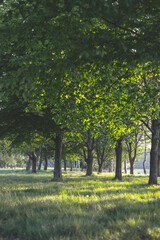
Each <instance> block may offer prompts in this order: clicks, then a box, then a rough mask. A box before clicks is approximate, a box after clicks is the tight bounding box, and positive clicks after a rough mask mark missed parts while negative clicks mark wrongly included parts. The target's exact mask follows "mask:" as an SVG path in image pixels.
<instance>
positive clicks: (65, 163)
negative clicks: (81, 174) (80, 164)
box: [64, 158, 67, 172]
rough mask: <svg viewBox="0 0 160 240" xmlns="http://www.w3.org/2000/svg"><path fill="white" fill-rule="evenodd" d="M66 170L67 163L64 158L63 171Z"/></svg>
mask: <svg viewBox="0 0 160 240" xmlns="http://www.w3.org/2000/svg"><path fill="white" fill-rule="evenodd" d="M66 170H67V161H66V159H65V158H64V171H65V172H66Z"/></svg>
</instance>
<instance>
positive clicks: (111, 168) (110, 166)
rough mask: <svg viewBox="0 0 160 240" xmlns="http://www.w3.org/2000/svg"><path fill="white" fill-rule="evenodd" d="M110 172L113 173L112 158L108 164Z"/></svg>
mask: <svg viewBox="0 0 160 240" xmlns="http://www.w3.org/2000/svg"><path fill="white" fill-rule="evenodd" d="M108 171H109V172H113V159H112V158H111V159H110V160H109V162H108Z"/></svg>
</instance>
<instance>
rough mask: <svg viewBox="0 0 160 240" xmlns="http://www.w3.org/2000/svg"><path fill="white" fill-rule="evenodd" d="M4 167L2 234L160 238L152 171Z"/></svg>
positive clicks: (30, 238)
mask: <svg viewBox="0 0 160 240" xmlns="http://www.w3.org/2000/svg"><path fill="white" fill-rule="evenodd" d="M52 176H53V172H51V171H50V170H49V171H47V172H44V171H40V172H38V173H37V174H32V173H26V172H25V171H22V170H17V171H16V170H14V171H13V170H12V171H10V170H4V171H3V170H1V171H0V239H1V240H2V239H5V240H13V239H14V240H20V239H24V240H39V239H41V240H45V239H49V240H52V239H57V240H58V239H65V240H67V239H68V240H69V239H74V240H76V239H77V240H78V239H83V240H87V239H88V240H89V239H90V240H91V239H93V240H96V239H98V240H100V239H105V240H109V239H110V240H111V239H112V240H116V239H117V240H121V239H126V240H138V239H145V240H147V239H148V240H151V239H157V240H158V239H160V185H157V186H149V185H147V182H148V176H143V175H141V176H138V175H135V176H133V177H130V176H129V175H126V176H123V181H122V182H119V181H115V180H113V175H110V174H96V173H95V174H94V176H92V177H85V176H84V174H82V173H78V174H76V173H67V174H65V173H63V181H61V182H52V181H51V179H52Z"/></svg>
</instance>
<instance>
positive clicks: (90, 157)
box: [86, 149, 93, 176]
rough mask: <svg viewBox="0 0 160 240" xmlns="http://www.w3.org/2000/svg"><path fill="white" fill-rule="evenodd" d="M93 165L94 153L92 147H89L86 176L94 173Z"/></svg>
mask: <svg viewBox="0 0 160 240" xmlns="http://www.w3.org/2000/svg"><path fill="white" fill-rule="evenodd" d="M92 165H93V153H92V149H88V157H87V169H86V176H91V175H92V171H93V169H92Z"/></svg>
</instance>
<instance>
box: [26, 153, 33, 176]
mask: <svg viewBox="0 0 160 240" xmlns="http://www.w3.org/2000/svg"><path fill="white" fill-rule="evenodd" d="M31 166H32V160H31V158H30V156H29V159H28V161H27V164H26V171H27V172H29V170H30V169H31Z"/></svg>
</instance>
